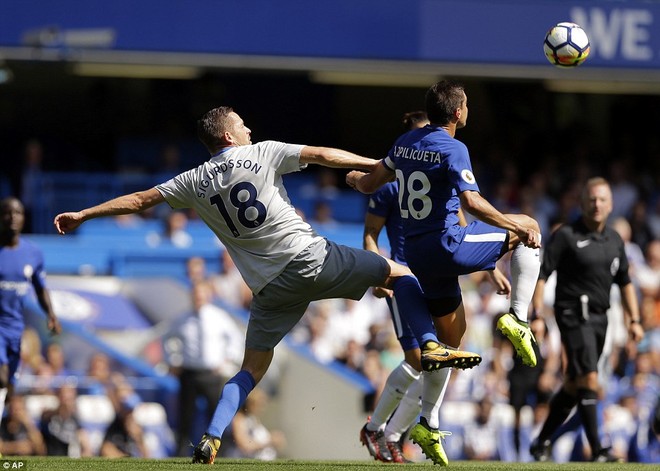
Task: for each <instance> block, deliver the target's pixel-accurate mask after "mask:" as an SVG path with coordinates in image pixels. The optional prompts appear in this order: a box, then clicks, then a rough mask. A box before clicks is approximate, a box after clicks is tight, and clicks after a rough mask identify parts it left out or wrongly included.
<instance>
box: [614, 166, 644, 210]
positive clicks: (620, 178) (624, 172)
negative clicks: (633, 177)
mask: <svg viewBox="0 0 660 471" xmlns="http://www.w3.org/2000/svg"><path fill="white" fill-rule="evenodd" d="M630 165H631V162H630V159H617V160H613V161H612V162H610V165H609V173H610V187H611V188H612V218H617V217H630V216H631V214H632V210H633V207H634V206H635V203H636V202H637V200H638V199H639V190H638V189H637V187H636V186H635V184H634V183H633V182H632V181H630Z"/></svg>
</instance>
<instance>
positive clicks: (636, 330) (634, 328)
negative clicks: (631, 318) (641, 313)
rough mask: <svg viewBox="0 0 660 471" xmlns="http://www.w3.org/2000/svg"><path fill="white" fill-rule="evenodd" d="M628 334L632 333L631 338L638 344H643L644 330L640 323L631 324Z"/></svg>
mask: <svg viewBox="0 0 660 471" xmlns="http://www.w3.org/2000/svg"><path fill="white" fill-rule="evenodd" d="M628 332H629V333H630V338H631V339H633V340H634V341H635V342H637V343H639V342H641V341H642V339H643V338H644V328H643V327H642V326H641V325H640V324H639V322H635V323H631V324H630V326H629V327H628Z"/></svg>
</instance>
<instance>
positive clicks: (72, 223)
mask: <svg viewBox="0 0 660 471" xmlns="http://www.w3.org/2000/svg"><path fill="white" fill-rule="evenodd" d="M82 223H83V217H82V214H81V213H80V211H78V212H75V213H62V214H58V215H57V216H55V220H54V221H53V224H55V229H57V232H58V233H59V234H62V235H64V234H66V233H67V232H71V231H73V230H74V229H76V228H77V227H78V226H80V225H81V224H82Z"/></svg>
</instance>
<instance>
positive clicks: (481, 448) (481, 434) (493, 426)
mask: <svg viewBox="0 0 660 471" xmlns="http://www.w3.org/2000/svg"><path fill="white" fill-rule="evenodd" d="M492 411H493V402H492V400H491V399H490V398H489V397H488V396H485V397H483V398H482V399H481V400H480V401H479V402H477V408H476V414H475V417H474V419H473V420H472V421H471V422H469V423H468V424H467V425H466V426H465V431H464V433H463V439H464V442H463V453H464V454H465V458H466V459H467V460H470V461H497V460H500V459H502V457H501V456H500V451H499V442H500V441H501V430H502V428H503V426H502V424H501V423H499V421H498V419H497V417H496V416H495V415H494V414H493V413H492Z"/></svg>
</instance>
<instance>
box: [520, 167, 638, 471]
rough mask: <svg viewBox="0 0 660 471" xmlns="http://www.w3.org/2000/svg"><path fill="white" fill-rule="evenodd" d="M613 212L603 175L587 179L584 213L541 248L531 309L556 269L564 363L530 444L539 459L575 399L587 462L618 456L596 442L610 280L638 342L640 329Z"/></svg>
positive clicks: (556, 306)
mask: <svg viewBox="0 0 660 471" xmlns="http://www.w3.org/2000/svg"><path fill="white" fill-rule="evenodd" d="M611 212H612V191H611V189H610V185H609V183H608V182H607V180H605V179H604V178H600V177H595V178H591V179H589V180H588V181H587V183H586V185H585V187H584V190H583V192H582V214H581V216H580V217H579V218H578V219H577V220H576V221H573V222H571V223H569V224H565V225H563V226H561V227H560V228H559V229H557V230H556V231H555V232H554V233H553V235H552V237H551V239H550V242H549V243H548V244H547V246H546V248H545V251H544V254H543V265H542V269H541V273H540V277H539V281H538V283H537V286H536V292H535V294H534V308H535V312H536V313H537V315H542V312H543V311H542V309H543V292H544V288H545V282H546V280H547V279H548V277H549V276H550V275H551V274H552V272H554V271H557V286H556V289H555V304H554V313H555V319H556V321H557V325H558V327H559V331H560V332H561V340H562V344H563V346H564V349H565V351H566V362H567V364H566V373H565V374H566V377H565V380H564V384H563V386H562V388H561V389H560V390H559V391H558V392H557V393H556V394H555V395H554V397H553V398H552V399H551V401H550V411H549V414H548V417H547V419H546V421H545V423H544V424H543V427H542V428H541V431H540V433H539V435H538V437H536V440H535V441H534V442H533V443H532V446H531V449H530V453H531V454H532V456H533V457H534V459H535V460H537V461H548V460H550V458H551V449H552V442H551V437H552V435H553V434H554V432H555V431H556V430H557V429H558V428H559V427H560V426H561V425H562V424H563V423H564V421H565V420H566V419H567V418H568V416H569V414H570V413H571V411H572V410H573V408H574V407H575V406H577V411H578V414H579V417H580V420H581V421H582V426H583V427H584V431H585V434H586V436H587V440H588V441H589V445H590V447H591V459H592V461H598V462H610V461H620V460H621V457H617V456H614V455H613V454H611V453H610V450H609V449H608V448H604V447H603V446H602V445H601V440H600V435H599V432H598V417H597V415H598V411H597V406H598V403H599V398H598V389H599V377H598V360H599V359H600V357H601V355H602V353H603V348H604V345H605V335H606V333H607V325H608V319H607V310H608V309H609V308H610V288H611V287H612V284H613V283H616V284H617V285H619V286H620V288H621V301H622V305H623V309H624V313H625V314H626V316H627V318H628V332H629V335H630V338H631V339H633V340H634V341H635V342H640V341H641V340H642V338H643V337H644V330H643V329H642V326H641V325H640V322H641V318H640V313H639V306H638V302H637V295H636V292H635V287H634V286H633V284H632V283H631V280H630V275H629V273H628V257H627V256H626V252H625V248H624V243H623V240H622V239H621V237H620V236H619V234H618V233H617V232H616V231H615V230H614V229H612V228H611V227H609V226H607V218H608V217H609V215H610V213H611Z"/></svg>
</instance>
